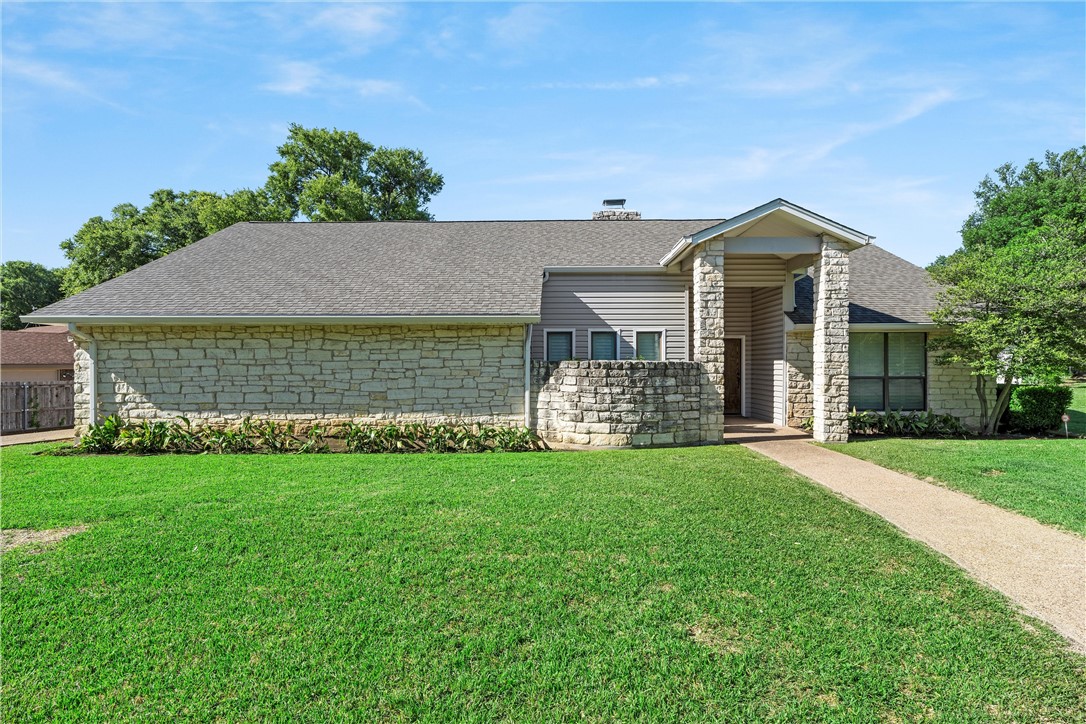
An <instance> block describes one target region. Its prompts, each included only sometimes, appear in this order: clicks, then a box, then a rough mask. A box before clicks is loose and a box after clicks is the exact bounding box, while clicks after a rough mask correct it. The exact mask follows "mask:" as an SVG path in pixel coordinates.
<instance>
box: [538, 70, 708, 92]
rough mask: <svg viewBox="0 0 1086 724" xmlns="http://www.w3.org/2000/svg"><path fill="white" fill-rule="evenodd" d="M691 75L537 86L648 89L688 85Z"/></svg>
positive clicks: (578, 88)
mask: <svg viewBox="0 0 1086 724" xmlns="http://www.w3.org/2000/svg"><path fill="white" fill-rule="evenodd" d="M689 83H690V76H688V75H685V74H682V73H679V74H674V75H662V76H660V75H647V76H641V77H638V78H631V79H629V80H617V81H595V82H584V83H575V82H555V83H540V84H539V85H537V86H534V87H535V88H539V89H542V90H647V89H653V88H667V87H675V86H683V85H688V84H689Z"/></svg>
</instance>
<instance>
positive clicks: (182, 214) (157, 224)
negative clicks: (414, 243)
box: [60, 124, 444, 294]
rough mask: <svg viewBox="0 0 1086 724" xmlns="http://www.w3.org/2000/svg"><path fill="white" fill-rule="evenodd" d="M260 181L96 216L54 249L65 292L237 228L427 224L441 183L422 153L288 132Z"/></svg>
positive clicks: (324, 133)
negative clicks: (61, 261) (63, 265)
mask: <svg viewBox="0 0 1086 724" xmlns="http://www.w3.org/2000/svg"><path fill="white" fill-rule="evenodd" d="M278 152H279V160H278V161H275V162H274V163H272V164H271V165H270V166H269V167H268V169H269V172H270V174H269V176H268V179H267V182H266V183H265V184H264V186H263V187H261V188H258V189H240V190H238V191H235V192H234V193H231V194H225V195H221V194H216V193H211V192H208V191H181V192H179V191H174V190H172V189H159V190H158V191H155V192H154V193H153V194H151V203H150V204H148V205H147V206H145V207H143V208H142V209H141V208H139V207H137V206H136V205H134V204H127V203H126V204H120V205H119V206H116V207H114V209H113V214H112V216H111V217H110V218H103V217H101V216H95V217H94V218H92V219H90V220H88V221H87V222H86V223H85V224H84V225H83V226H82V228H80V229H79V231H77V232H76V233H75V235H74V236H73V237H72V238H70V239H68V240H66V241H64V242H62V243H61V245H60V246H61V248H62V249H63V250H64V253H65V255H66V256H67V257H68V259H69V261H70V262H71V263H70V265H69V267H68V270H67V272H66V273H65V277H64V291H65V292H67V293H68V294H75V293H76V292H80V291H82V290H84V289H87V288H89V287H92V286H94V285H96V284H101V283H102V282H104V281H107V280H109V279H112V278H113V277H116V276H120V275H121V274H124V273H125V272H127V271H131V270H132V269H135V268H136V267H138V266H142V265H143V264H146V263H147V262H149V261H153V260H154V259H157V258H159V257H160V256H164V255H166V254H169V253H170V252H171V251H175V250H176V249H180V248H181V247H183V246H187V245H188V244H191V243H192V242H194V241H197V240H199V239H202V238H204V237H205V236H209V235H211V234H213V233H215V232H216V231H219V230H221V229H225V228H226V227H228V226H230V225H232V224H235V223H237V222H239V221H291V220H293V219H296V218H298V217H299V216H304V217H305V218H307V219H309V220H311V221H368V220H373V219H377V220H391V219H429V218H431V217H430V213H429V212H428V211H427V209H426V204H428V203H429V201H430V199H431V198H433V196H434V194H436V193H438V192H439V191H440V190H441V188H442V186H443V185H444V181H443V180H442V178H441V175H440V174H437V173H435V172H434V170H433V169H431V168H430V166H429V164H428V163H427V161H426V157H425V156H423V155H422V153H421V152H420V151H416V150H412V149H408V148H384V147H380V148H379V147H376V146H374V145H373V144H371V143H369V142H367V141H364V140H363V139H362V138H361V137H360V136H359V135H358V134H357V133H354V132H353V131H339V130H336V129H332V130H328V129H325V128H303V127H302V126H299V125H297V124H295V125H291V127H290V134H289V136H288V138H287V141H286V143H284V144H283V145H282V146H280V147H279V149H278Z"/></svg>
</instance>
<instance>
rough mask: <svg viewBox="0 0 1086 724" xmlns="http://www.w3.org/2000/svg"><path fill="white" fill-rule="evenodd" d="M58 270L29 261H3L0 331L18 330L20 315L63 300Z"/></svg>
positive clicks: (0, 268)
mask: <svg viewBox="0 0 1086 724" xmlns="http://www.w3.org/2000/svg"><path fill="white" fill-rule="evenodd" d="M60 284H61V270H59V269H48V268H46V267H44V266H42V265H41V264H36V263H34V262H31V261H7V262H4V264H3V265H0V328H2V329H22V328H23V327H25V326H26V325H24V324H23V323H22V322H21V321H19V317H20V316H21V315H23V314H29V313H30V312H33V311H34V310H35V309H41V308H42V307H44V306H47V305H49V304H52V303H53V302H56V301H59V300H61V299H63V298H64V293H63V292H62V291H61V288H60Z"/></svg>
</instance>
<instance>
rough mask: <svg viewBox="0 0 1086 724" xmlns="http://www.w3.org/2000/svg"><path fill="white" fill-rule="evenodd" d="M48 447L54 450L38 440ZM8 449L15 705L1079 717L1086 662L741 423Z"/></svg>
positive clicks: (9, 657)
mask: <svg viewBox="0 0 1086 724" xmlns="http://www.w3.org/2000/svg"><path fill="white" fill-rule="evenodd" d="M39 449H40V447H39ZM29 453H30V449H27V448H5V449H3V451H2V453H0V465H2V471H0V472H2V474H3V511H2V515H3V519H2V525H3V527H4V528H21V527H34V528H59V527H63V526H73V525H81V524H82V525H87V526H89V529H88V530H87V531H86V532H84V533H80V534H77V535H74V536H72V537H70V538H67V539H65V540H63V541H60V542H57V543H53V544H50V545H48V546H44V547H30V548H20V549H15V550H14V551H11V552H8V553H4V554H3V555H2V556H0V573H2V576H3V579H2V580H3V590H2V616H0V627H2V628H0V654H2V662H3V663H2V665H3V671H2V678H3V689H2V693H3V718H4V720H6V721H25V720H34V719H45V718H50V717H55V718H60V719H63V720H68V721H105V720H110V721H115V720H124V719H136V718H143V719H149V720H162V719H167V718H177V717H183V718H189V719H198V720H224V721H238V720H250V721H251V720H260V719H268V720H282V721H288V720H311V721H324V720H329V719H331V720H352V719H357V718H365V719H426V720H451V721H494V720H510V721H553V720H572V719H578V720H580V719H582V718H583V719H587V720H590V721H601V720H608V721H609V720H631V719H641V720H645V721H673V720H676V719H679V718H686V719H691V720H706V719H717V720H720V719H723V720H732V721H751V720H766V719H777V720H782V721H785V720H786V721H809V720H847V721H879V720H881V721H914V720H927V719H940V720H946V721H992V720H996V721H999V720H1004V721H1032V720H1048V721H1072V720H1083V719H1086V691H1084V689H1083V687H1082V681H1083V679H1084V677H1086V659H1083V658H1082V657H1081V656H1079V655H1077V654H1074V653H1071V652H1069V651H1068V650H1067V648H1066V646H1065V644H1064V642H1063V641H1062V640H1061V639H1059V638H1058V637H1057V636H1056V635H1055V634H1053V633H1052V632H1050V631H1049V630H1048V629H1046V628H1044V627H1043V626H1041V625H1040V624H1038V623H1037V622H1036V621H1032V620H1029V621H1027V620H1025V619H1023V618H1022V617H1021V616H1020V615H1018V614H1016V613H1014V612H1012V611H1011V610H1010V608H1009V607H1008V605H1007V604H1006V603H1005V601H1004V599H1002V597H1000V596H999V595H998V594H996V593H994V592H993V591H991V590H989V589H986V588H984V587H983V586H980V585H977V584H975V583H973V582H972V581H971V580H970V579H968V578H967V577H966V576H965V575H964V574H963V573H961V572H960V571H959V570H957V569H955V568H954V567H952V566H951V565H949V564H948V563H946V562H945V561H944V560H943V559H942V558H940V557H939V556H937V555H936V554H934V553H932V552H930V551H929V550H927V549H926V548H925V547H924V546H922V545H921V544H919V543H917V542H915V541H912V540H909V539H907V538H905V537H903V536H902V535H900V534H898V533H897V532H896V531H895V530H894V529H893V528H892V527H891V526H890V525H888V524H886V523H884V522H883V521H881V520H880V519H878V518H876V517H874V516H872V515H869V514H868V513H865V512H864V511H862V510H860V509H858V508H856V507H853V506H851V505H849V504H847V503H845V502H843V501H841V500H839V499H837V498H835V497H834V496H833V495H831V494H830V493H829V492H827V491H826V490H824V489H823V488H821V487H819V486H816V485H813V484H811V483H809V482H807V481H806V480H804V479H802V478H800V477H798V476H796V475H793V474H791V473H789V472H787V471H785V470H784V469H782V468H780V467H779V466H777V465H776V464H774V463H773V462H771V461H769V460H766V459H764V458H761V457H760V456H758V455H755V454H754V453H751V452H749V451H747V450H745V449H742V448H738V447H731V446H729V447H710V448H691V449H682V450H651V451H622V452H617V451H616V452H598V453H547V454H489V455H458V456H438V455H417V456H398V457H397V456H380V455H374V456H358V455H325V456H262V455H251V456H229V455H224V456H160V457H44V456H32V455H30V454H29Z"/></svg>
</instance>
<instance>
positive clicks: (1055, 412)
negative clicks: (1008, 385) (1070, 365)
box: [1010, 385, 1074, 433]
mask: <svg viewBox="0 0 1086 724" xmlns="http://www.w3.org/2000/svg"><path fill="white" fill-rule="evenodd" d="M1073 394H1074V393H1073V392H1072V390H1071V388H1070V387H1064V386H1062V385H1036V386H1028V387H1027V386H1023V387H1017V388H1015V390H1014V392H1012V393H1011V404H1010V427H1011V429H1012V430H1014V431H1015V432H1026V433H1034V432H1047V431H1049V430H1053V429H1055V428H1057V427H1059V425H1060V417H1061V416H1062V415H1063V413H1064V411H1065V410H1067V408H1068V407H1070V406H1071V397H1072V395H1073Z"/></svg>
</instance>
